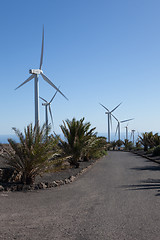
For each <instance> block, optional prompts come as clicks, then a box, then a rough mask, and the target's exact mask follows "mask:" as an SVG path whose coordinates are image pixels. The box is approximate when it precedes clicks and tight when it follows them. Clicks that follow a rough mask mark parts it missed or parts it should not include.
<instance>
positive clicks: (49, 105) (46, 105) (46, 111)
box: [39, 91, 58, 129]
mask: <svg viewBox="0 0 160 240" xmlns="http://www.w3.org/2000/svg"><path fill="white" fill-rule="evenodd" d="M57 92H58V91H56V93H55V94H54V95H53V97H52V98H51V100H50V101H49V102H47V100H46V99H44V98H42V97H39V98H40V99H42V100H43V101H44V103H42V106H45V117H46V128H47V129H48V108H49V113H50V116H51V121H52V126H53V116H52V111H51V102H52V101H53V99H54V98H55V96H56V94H57Z"/></svg>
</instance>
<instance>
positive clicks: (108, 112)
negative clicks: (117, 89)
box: [100, 103, 122, 142]
mask: <svg viewBox="0 0 160 240" xmlns="http://www.w3.org/2000/svg"><path fill="white" fill-rule="evenodd" d="M121 104H122V103H120V104H118V105H117V106H116V107H115V108H113V109H112V111H109V109H108V108H106V107H105V106H104V105H102V104H101V103H100V105H101V106H102V107H103V108H104V109H106V110H107V112H105V114H108V142H110V140H111V136H110V124H112V122H111V121H112V119H111V115H112V113H113V112H114V111H115V110H116V109H117V108H118V107H119V106H120V105H121ZM112 116H113V115H112Z"/></svg>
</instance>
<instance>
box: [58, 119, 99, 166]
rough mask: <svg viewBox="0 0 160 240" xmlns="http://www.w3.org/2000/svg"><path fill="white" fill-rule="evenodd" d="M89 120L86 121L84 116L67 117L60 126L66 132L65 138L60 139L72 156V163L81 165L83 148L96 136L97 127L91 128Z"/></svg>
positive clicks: (67, 152) (63, 146) (65, 149)
mask: <svg viewBox="0 0 160 240" xmlns="http://www.w3.org/2000/svg"><path fill="white" fill-rule="evenodd" d="M90 127H91V124H90V123H89V122H86V123H84V118H82V119H80V120H76V119H75V118H73V119H72V120H71V121H70V120H69V119H67V120H66V121H65V122H64V121H63V125H60V128H61V130H62V132H63V134H64V137H65V140H64V141H63V140H62V139H60V145H61V147H62V149H63V150H64V153H65V154H68V155H70V156H71V160H70V163H71V164H73V165H75V166H76V167H79V163H78V160H79V159H80V157H81V154H82V150H83V149H84V148H85V147H86V145H87V144H88V143H89V141H90V139H91V138H92V137H94V136H96V133H94V130H95V128H91V129H90Z"/></svg>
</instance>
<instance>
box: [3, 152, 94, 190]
mask: <svg viewBox="0 0 160 240" xmlns="http://www.w3.org/2000/svg"><path fill="white" fill-rule="evenodd" d="M0 153H1V154H2V149H0ZM95 162H96V160H90V161H88V162H79V163H80V165H79V168H75V167H74V166H73V167H71V166H70V167H68V168H66V169H64V170H60V171H57V172H51V173H44V174H43V175H42V176H37V177H36V179H35V183H34V184H33V185H31V186H24V185H22V184H16V183H14V182H12V180H9V181H4V175H5V176H6V175H7V174H8V172H9V168H8V166H7V164H6V162H5V160H4V158H2V157H0V191H10V190H11V191H21V190H34V189H45V188H51V187H57V186H60V185H64V184H68V183H71V182H73V181H74V179H75V178H76V177H78V176H79V175H81V174H82V173H83V172H85V171H86V170H87V169H88V168H89V167H91V166H92V165H93V164H94V163H95ZM9 174H10V172H9ZM13 174H14V173H13V172H12V173H11V174H10V175H13ZM6 179H7V177H6Z"/></svg>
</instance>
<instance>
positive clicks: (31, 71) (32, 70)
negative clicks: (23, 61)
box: [29, 69, 43, 75]
mask: <svg viewBox="0 0 160 240" xmlns="http://www.w3.org/2000/svg"><path fill="white" fill-rule="evenodd" d="M29 73H30V74H36V75H40V74H41V73H43V71H42V70H41V69H30V70H29Z"/></svg>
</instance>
